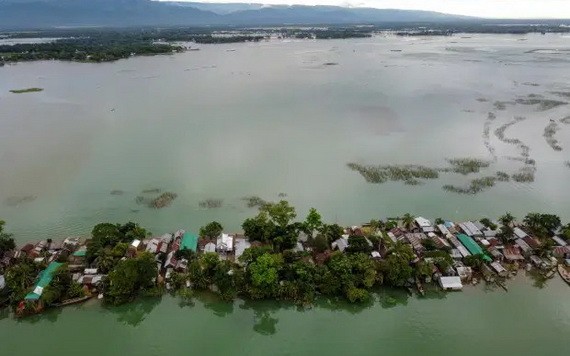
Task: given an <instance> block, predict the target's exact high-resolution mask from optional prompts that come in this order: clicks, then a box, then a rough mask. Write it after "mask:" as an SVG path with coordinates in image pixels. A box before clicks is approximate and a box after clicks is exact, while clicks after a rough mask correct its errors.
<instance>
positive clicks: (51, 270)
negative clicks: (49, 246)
mask: <svg viewBox="0 0 570 356" xmlns="http://www.w3.org/2000/svg"><path fill="white" fill-rule="evenodd" d="M61 265H62V264H61V263H58V262H52V263H50V264H49V265H48V266H47V268H46V269H44V270H43V271H41V272H40V275H39V279H38V282H37V283H36V285H35V286H34V289H33V291H32V292H30V293H28V294H27V295H26V296H25V297H24V300H26V301H39V299H40V297H41V296H42V293H43V291H44V288H45V287H47V286H48V285H49V284H50V282H51V280H52V279H53V275H54V274H55V271H57V269H58V268H59V266H61Z"/></svg>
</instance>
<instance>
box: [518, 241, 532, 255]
mask: <svg viewBox="0 0 570 356" xmlns="http://www.w3.org/2000/svg"><path fill="white" fill-rule="evenodd" d="M515 245H517V246H518V247H520V249H521V250H522V251H523V253H525V254H529V253H532V248H531V247H530V246H529V245H528V244H527V243H526V242H525V241H524V240H523V239H522V238H521V239H516V240H515Z"/></svg>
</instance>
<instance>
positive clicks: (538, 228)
mask: <svg viewBox="0 0 570 356" xmlns="http://www.w3.org/2000/svg"><path fill="white" fill-rule="evenodd" d="M523 222H524V223H525V225H526V226H527V227H528V228H529V229H531V230H532V232H533V233H534V234H535V235H537V236H538V237H543V238H545V237H548V236H549V234H550V232H551V231H552V230H555V229H557V228H558V227H560V225H561V223H562V222H561V221H560V218H559V217H558V216H556V215H552V214H540V213H529V214H527V215H526V216H525V218H524V219H523Z"/></svg>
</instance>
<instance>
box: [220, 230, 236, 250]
mask: <svg viewBox="0 0 570 356" xmlns="http://www.w3.org/2000/svg"><path fill="white" fill-rule="evenodd" d="M216 250H217V251H218V252H224V253H228V252H231V251H233V250H234V237H233V236H231V235H228V234H224V233H222V234H221V235H220V236H218V239H217V240H216Z"/></svg>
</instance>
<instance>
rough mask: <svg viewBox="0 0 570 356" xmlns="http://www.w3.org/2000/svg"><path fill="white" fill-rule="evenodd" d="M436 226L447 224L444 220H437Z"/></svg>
mask: <svg viewBox="0 0 570 356" xmlns="http://www.w3.org/2000/svg"><path fill="white" fill-rule="evenodd" d="M435 224H436V225H441V224H445V220H443V219H442V218H437V219H435Z"/></svg>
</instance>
